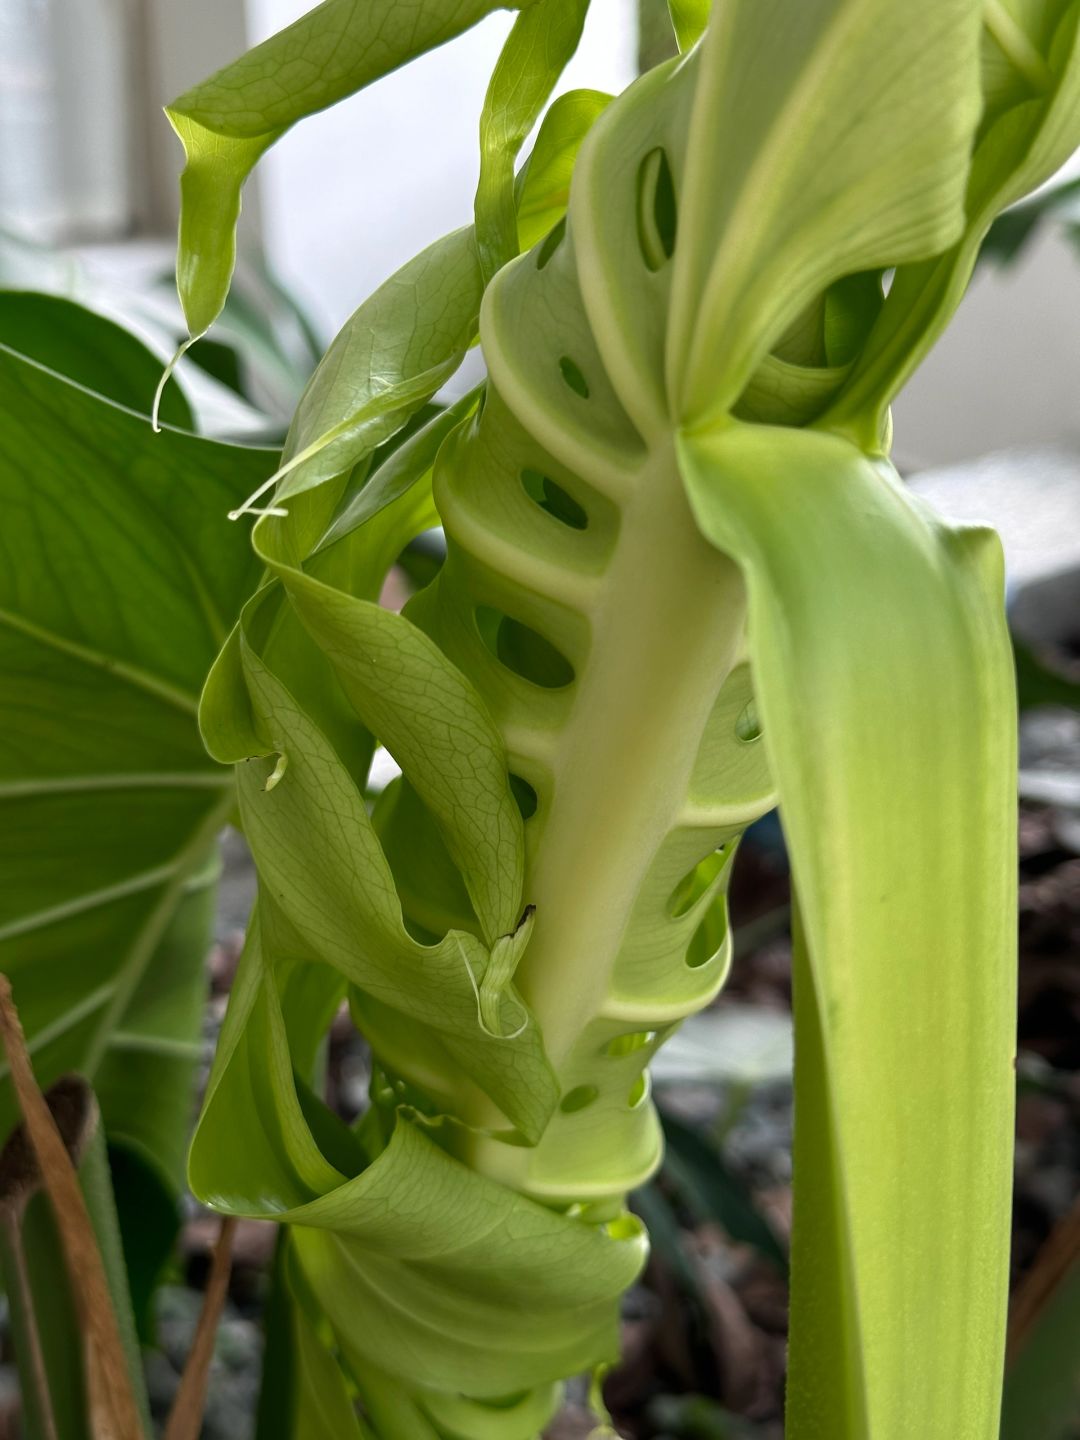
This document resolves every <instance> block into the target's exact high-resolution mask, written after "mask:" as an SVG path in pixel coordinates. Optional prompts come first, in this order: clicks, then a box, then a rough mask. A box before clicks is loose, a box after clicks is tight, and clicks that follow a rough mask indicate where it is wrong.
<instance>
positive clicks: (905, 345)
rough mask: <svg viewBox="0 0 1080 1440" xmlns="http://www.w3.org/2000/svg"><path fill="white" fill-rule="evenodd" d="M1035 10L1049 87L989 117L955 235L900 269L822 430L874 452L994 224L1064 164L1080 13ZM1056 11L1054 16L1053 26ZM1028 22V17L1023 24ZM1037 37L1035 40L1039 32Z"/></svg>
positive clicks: (1025, 89)
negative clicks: (892, 406) (890, 411)
mask: <svg viewBox="0 0 1080 1440" xmlns="http://www.w3.org/2000/svg"><path fill="white" fill-rule="evenodd" d="M1022 8H1024V9H1032V8H1035V9H1040V10H1042V12H1043V13H1042V15H1041V17H1040V18H1041V19H1042V22H1043V23H1042V25H1041V27H1040V30H1041V31H1042V32H1043V33H1042V34H1040V35H1039V38H1040V40H1042V43H1044V44H1045V46H1046V49H1045V63H1046V68H1047V71H1048V75H1049V83H1048V88H1046V89H1045V90H1041V89H1037V90H1035V91H1034V92H1033V91H1032V89H1031V86H1030V84H1024V85H1022V86H1021V87H1020V90H1019V94H1018V95H1017V94H1016V93H1015V92H1014V91H1013V92H1010V93H1009V96H1008V98H1009V99H1010V100H1011V103H1009V104H1004V103H1002V104H999V106H998V107H997V108H992V109H991V110H990V112H989V114H988V115H987V117H986V119H985V121H984V123H983V125H982V127H981V129H980V132H979V136H978V143H977V145H976V147H975V152H974V156H973V158H972V164H971V175H970V180H969V182H968V187H967V194H966V197H965V201H964V208H965V220H964V228H963V232H962V234H961V235H960V236H959V237H958V238H957V239H956V241H955V243H953V244H952V245H950V246H949V248H948V249H947V250H945V252H944V253H943V254H941V255H938V256H935V257H933V258H932V259H926V260H924V261H922V262H921V263H918V264H912V265H902V266H901V267H900V268H899V269H898V270H897V272H896V275H895V277H894V278H893V282H892V285H891V287H890V289H889V294H888V297H887V298H886V301H885V305H884V307H883V309H882V312H881V315H880V318H879V319H878V321H877V323H876V325H875V326H874V328H873V330H872V331H871V333H870V336H869V339H868V341H867V343H866V345H865V346H864V347H863V349H862V353H861V354H860V356H859V358H858V361H857V363H856V365H855V367H854V369H853V371H852V374H851V377H850V379H849V381H848V383H847V384H846V386H845V387H844V389H843V391H842V392H841V394H840V395H839V397H838V398H837V400H836V401H835V403H834V404H833V405H832V406H831V407H830V409H829V411H828V414H827V417H826V422H825V423H827V424H828V425H829V426H830V428H832V429H836V430H843V431H845V432H846V433H848V434H850V435H852V437H853V438H855V439H856V440H857V441H858V442H859V443H862V444H871V445H872V444H873V443H874V441H873V437H874V436H876V435H877V434H878V433H879V430H880V427H881V425H882V422H883V418H884V415H885V412H886V409H887V407H888V405H889V403H890V401H891V400H892V399H893V398H894V397H895V396H896V394H897V393H898V392H899V390H900V389H901V387H902V386H903V385H904V384H905V383H906V382H907V380H908V379H909V377H910V376H911V374H912V373H913V371H914V370H915V368H916V367H917V366H918V365H919V364H920V363H921V362H922V360H923V359H924V358H925V356H926V354H927V353H928V352H929V350H930V348H931V347H932V346H933V344H934V343H935V341H936V340H937V339H938V337H939V336H940V335H941V333H942V331H943V330H944V328H945V326H946V325H947V324H948V322H949V320H950V319H951V317H952V315H953V313H954V311H955V310H956V307H957V305H959V303H960V300H961V298H962V297H963V294H964V291H965V289H966V287H967V284H968V281H969V280H970V278H971V272H972V270H973V269H974V268H975V262H976V260H977V258H978V253H979V247H980V245H981V244H982V241H983V237H984V236H985V234H986V232H987V230H988V229H989V227H990V224H991V222H992V221H993V219H994V217H995V216H996V215H997V214H998V213H999V212H1000V211H1002V210H1004V209H1005V207H1006V206H1008V205H1011V204H1013V203H1014V202H1015V201H1017V200H1019V199H1021V198H1022V197H1023V196H1024V195H1027V194H1029V193H1030V192H1031V191H1032V190H1034V189H1036V188H1037V187H1038V186H1039V185H1041V184H1042V183H1043V181H1045V180H1047V179H1049V177H1050V176H1051V175H1053V174H1054V172H1055V171H1056V170H1058V169H1059V167H1060V166H1061V165H1063V164H1064V162H1065V161H1066V160H1067V159H1068V158H1069V156H1070V155H1071V154H1072V152H1073V150H1074V149H1075V147H1076V141H1077V134H1078V132H1080V9H1078V8H1077V7H1076V6H1075V5H1068V6H1065V7H1058V6H1042V5H1041V4H1039V5H1035V6H1031V5H1027V6H1024V7H1022ZM1059 11H1060V18H1059ZM1025 18H1028V19H1030V17H1025ZM1036 33H1038V32H1036Z"/></svg>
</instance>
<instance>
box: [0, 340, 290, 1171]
mask: <svg viewBox="0 0 1080 1440" xmlns="http://www.w3.org/2000/svg"><path fill="white" fill-rule="evenodd" d="M110 331H111V327H108V329H106V331H105V332H104V334H105V335H106V340H107V339H108V336H109V334H110ZM144 353H145V352H144ZM145 359H146V364H147V366H148V367H153V361H152V357H150V356H146V357H145ZM0 407H2V412H3V423H2V425H0V509H2V512H3V515H4V526H3V532H2V535H0V851H2V855H0V865H2V869H3V874H4V886H3V890H2V892H0V968H2V969H3V970H4V971H5V972H6V973H7V974H8V975H9V976H10V978H11V981H12V984H13V987H14V990H15V995H16V998H17V1000H18V1003H19V1006H20V1010H21V1013H22V1019H23V1024H24V1026H25V1029H26V1032H27V1038H28V1041H29V1044H30V1048H31V1051H32V1053H33V1056H34V1063H35V1067H36V1069H37V1073H38V1076H39V1078H40V1080H41V1081H42V1083H44V1084H46V1085H47V1084H49V1083H50V1081H51V1080H53V1079H55V1078H56V1077H57V1076H58V1075H59V1074H61V1073H63V1072H64V1071H67V1070H72V1069H74V1070H79V1071H82V1072H83V1073H84V1074H86V1075H88V1076H89V1077H91V1078H92V1079H93V1080H94V1081H95V1083H96V1084H97V1085H99V1086H100V1088H101V1098H102V1105H103V1111H104V1115H105V1122H106V1127H107V1130H108V1133H109V1138H110V1140H111V1141H123V1142H124V1143H127V1144H130V1145H133V1146H135V1147H137V1148H138V1149H140V1150H141V1151H142V1152H143V1153H144V1154H146V1155H147V1156H148V1157H149V1158H150V1159H151V1160H152V1161H153V1163H154V1164H156V1165H157V1166H158V1167H159V1168H160V1169H161V1171H162V1172H163V1174H164V1175H165V1176H166V1177H167V1178H168V1180H169V1181H170V1183H173V1184H176V1183H177V1182H178V1180H179V1170H180V1166H181V1163H182V1156H183V1133H184V1126H185V1121H186V1116H187V1107H188V1105H189V1103H190V1101H189V1094H190V1091H189V1088H188V1087H189V1085H190V1081H191V1077H192V1074H193V1068H194V1065H195V1062H196V1060H197V1057H198V1046H197V1043H196V1042H197V1040H198V1034H199V1015H200V1009H201V999H202V996H203V993H204V985H205V981H204V978H203V970H202V959H203V956H204V954H205V949H206V945H207V940H208V929H209V921H210V917H211V914H212V894H211V891H210V890H209V889H208V887H211V886H212V885H213V881H214V875H215V868H214V861H213V848H214V842H215V837H216V834H217V831H218V830H219V829H220V828H221V827H222V825H223V824H224V823H225V821H226V819H227V818H228V815H229V813H230V811H231V808H232V805H233V799H232V789H231V781H230V778H229V776H228V774H227V772H224V771H222V770H221V769H220V768H219V767H217V766H215V765H214V764H213V763H212V762H211V761H209V760H208V759H207V757H206V755H205V752H204V751H203V749H202V746H201V743H200V740H199V735H198V731H197V728H196V723H195V714H196V708H197V702H198V695H199V690H200V688H201V685H202V681H203V677H204V675H205V673H206V670H207V669H208V667H209V663H210V660H211V659H212V657H213V655H214V653H215V651H216V649H217V647H218V646H219V644H220V643H221V640H222V638H223V636H224V635H225V634H226V633H227V631H228V627H229V626H230V625H231V623H232V621H233V619H234V617H235V615H236V614H237V613H238V611H239V608H240V605H241V604H242V602H243V600H244V598H245V597H246V595H247V594H248V593H249V591H250V590H251V589H252V588H253V586H254V584H255V583H256V579H257V574H258V566H257V562H256V561H255V560H254V558H253V557H252V556H251V554H250V552H249V550H248V547H247V545H246V544H245V541H244V537H243V536H242V535H241V534H239V533H238V532H237V531H236V529H235V528H234V527H232V526H230V525H229V523H228V521H227V520H226V519H225V515H226V513H227V511H228V510H229V508H230V507H231V506H232V505H234V504H235V503H236V500H237V498H238V496H240V495H242V493H243V492H244V491H245V489H246V487H247V486H248V485H249V484H250V483H251V481H252V479H253V478H254V477H256V476H257V475H258V474H259V473H261V472H262V471H263V470H264V469H265V467H266V465H267V463H268V460H269V457H268V456H267V455H266V454H263V453H259V452H248V451H243V450H237V449H234V448H231V447H229V446H224V445H217V444H213V443H211V442H208V441H205V440H201V439H199V438H197V437H195V436H191V435H187V434H183V433H181V432H178V431H173V430H166V431H164V432H163V433H162V434H161V435H159V436H155V435H154V434H153V433H152V431H151V429H150V425H149V423H148V422H147V421H146V419H144V418H143V417H141V416H139V415H136V414H134V413H132V412H131V411H130V410H127V409H124V408H122V407H120V406H118V405H115V404H111V403H108V402H106V401H105V400H103V399H102V398H101V397H100V396H97V395H94V394H91V393H90V392H89V391H88V390H86V389H83V388H82V387H80V386H78V385H76V384H73V383H71V382H69V381H66V380H64V379H63V378H61V377H60V376H59V375H57V374H56V373H54V372H53V371H51V370H48V369H46V368H44V367H43V366H41V365H39V364H36V363H34V362H32V361H30V360H28V359H25V358H23V357H21V356H19V355H17V354H15V353H14V352H13V351H11V350H9V349H7V348H6V347H0ZM2 1113H3V1116H4V1126H5V1128H6V1126H7V1125H9V1124H10V1123H11V1117H12V1110H11V1105H10V1101H9V1100H5V1101H4V1104H3V1111H2Z"/></svg>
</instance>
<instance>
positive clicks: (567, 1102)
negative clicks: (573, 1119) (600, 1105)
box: [559, 1085, 600, 1115]
mask: <svg viewBox="0 0 1080 1440" xmlns="http://www.w3.org/2000/svg"><path fill="white" fill-rule="evenodd" d="M599 1094H600V1091H599V1090H598V1089H597V1088H596V1086H595V1085H575V1086H574V1088H573V1090H568V1091H567V1092H566V1094H565V1095H564V1096H563V1097H562V1099H561V1100H560V1101H559V1109H560V1110H561V1111H562V1112H563V1114H564V1115H573V1114H574V1112H575V1111H576V1110H584V1109H585V1107H586V1105H591V1104H592V1103H593V1101H594V1100H595V1099H596V1097H597V1096H598V1095H599Z"/></svg>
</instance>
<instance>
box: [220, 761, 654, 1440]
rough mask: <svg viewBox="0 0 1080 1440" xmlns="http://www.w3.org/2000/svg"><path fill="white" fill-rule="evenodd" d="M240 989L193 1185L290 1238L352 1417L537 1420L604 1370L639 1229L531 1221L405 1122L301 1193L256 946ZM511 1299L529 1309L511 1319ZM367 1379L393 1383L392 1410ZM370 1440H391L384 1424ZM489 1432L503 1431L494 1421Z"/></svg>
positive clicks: (283, 1071)
mask: <svg viewBox="0 0 1080 1440" xmlns="http://www.w3.org/2000/svg"><path fill="white" fill-rule="evenodd" d="M283 783H284V782H283ZM279 979H280V976H279ZM237 986H238V989H237V991H236V992H235V998H234V1001H233V1004H232V1005H231V1006H230V1010H229V1015H228V1018H227V1021H226V1026H225V1030H224V1031H223V1033H222V1037H221V1043H220V1046H219V1050H218V1055H217V1058H216V1061H215V1065H214V1071H213V1075H212V1077H211V1082H210V1089H209V1092H208V1096H207V1102H206V1108H205V1110H204V1113H203V1116H202V1119H201V1121H200V1124H199V1129H198V1132H197V1134H196V1138H195V1142H194V1146H193V1149H192V1159H191V1181H192V1185H193V1187H194V1189H195V1191H196V1193H197V1194H199V1195H200V1196H201V1197H202V1198H203V1199H205V1200H207V1201H209V1202H210V1203H212V1204H215V1205H217V1206H219V1207H223V1208H227V1209H228V1210H230V1211H231V1212H233V1213H243V1214H249V1215H253V1216H256V1217H259V1218H268V1219H274V1220H277V1221H282V1222H288V1223H289V1224H290V1225H291V1226H292V1236H291V1241H290V1245H291V1248H292V1250H293V1257H294V1259H295V1262H296V1266H297V1269H298V1270H299V1271H300V1272H301V1274H302V1277H303V1283H304V1285H305V1286H306V1288H307V1289H308V1290H309V1291H310V1292H311V1293H312V1295H314V1296H315V1297H316V1299H317V1301H318V1304H319V1307H320V1308H321V1311H322V1313H323V1314H324V1315H325V1317H326V1320H327V1321H328V1322H329V1325H330V1327H331V1330H332V1332H333V1334H334V1339H335V1343H336V1346H337V1348H338V1350H339V1352H340V1354H341V1356H342V1359H343V1360H344V1362H345V1364H346V1365H347V1367H348V1368H349V1369H350V1370H351V1371H352V1373H353V1374H354V1376H355V1378H356V1380H357V1382H358V1385H359V1388H360V1392H361V1395H362V1396H363V1398H364V1399H365V1401H367V1400H368V1398H369V1397H368V1395H367V1392H366V1389H365V1385H366V1383H371V1384H372V1387H373V1391H374V1393H373V1395H372V1397H371V1398H372V1399H374V1401H375V1403H376V1405H377V1406H378V1405H379V1404H382V1405H384V1406H386V1407H387V1408H389V1409H390V1410H391V1411H393V1410H394V1409H395V1408H400V1409H406V1410H407V1409H408V1408H409V1407H419V1410H420V1412H421V1413H424V1412H425V1411H428V1413H429V1415H430V1417H431V1418H432V1419H433V1420H435V1421H436V1422H437V1421H438V1419H439V1417H440V1414H441V1410H440V1406H441V1405H443V1404H448V1405H450V1406H451V1413H452V1408H453V1405H454V1403H455V1397H457V1396H458V1395H462V1394H464V1395H468V1396H470V1397H472V1402H471V1403H472V1404H473V1406H474V1408H475V1410H476V1411H479V1410H480V1409H481V1408H482V1407H483V1402H484V1401H485V1400H486V1401H498V1400H499V1399H500V1398H502V1397H506V1396H508V1395H511V1394H514V1393H516V1392H518V1391H533V1390H535V1389H537V1388H538V1387H542V1388H544V1389H546V1392H547V1395H548V1397H549V1399H548V1403H549V1404H550V1401H551V1398H553V1392H552V1388H551V1385H552V1382H553V1381H555V1380H557V1379H558V1378H559V1377H560V1376H561V1375H563V1374H564V1373H566V1371H567V1370H568V1369H571V1368H573V1367H574V1366H575V1365H577V1364H580V1363H599V1362H600V1361H602V1360H605V1359H609V1358H613V1356H614V1354H615V1351H616V1347H617V1333H616V1324H615V1311H614V1308H613V1307H612V1305H611V1300H612V1298H613V1297H614V1296H615V1295H616V1294H618V1293H619V1291H620V1290H621V1289H622V1288H623V1287H624V1286H625V1285H626V1284H628V1283H629V1282H630V1280H631V1279H632V1278H633V1277H634V1275H635V1274H636V1273H637V1271H638V1270H639V1268H640V1266H641V1263H642V1260H643V1258H644V1246H643V1241H642V1236H641V1231H640V1228H639V1227H638V1226H637V1224H636V1222H633V1221H632V1220H630V1219H629V1218H627V1219H624V1220H620V1221H617V1222H615V1223H613V1224H612V1225H611V1226H609V1227H597V1226H594V1225H590V1224H584V1223H582V1222H581V1221H580V1220H578V1219H575V1218H573V1217H570V1216H566V1215H561V1214H558V1213H556V1212H555V1211H553V1210H550V1209H547V1208H546V1207H544V1206H541V1205H537V1204H536V1203H534V1202H532V1201H530V1200H527V1199H525V1198H524V1197H522V1196H520V1195H517V1194H515V1193H514V1192H513V1191H510V1190H508V1189H506V1188H505V1187H503V1186H500V1185H498V1184H497V1183H495V1182H494V1181H492V1180H488V1179H484V1178H483V1177H481V1176H479V1175H477V1174H476V1173H475V1172H473V1171H472V1170H470V1169H469V1168H468V1167H467V1166H465V1165H463V1164H462V1163H461V1162H460V1161H459V1160H456V1159H454V1158H453V1157H452V1156H451V1155H449V1154H447V1153H446V1151H445V1150H444V1149H442V1148H440V1146H439V1145H437V1144H436V1143H435V1142H434V1140H432V1139H429V1138H427V1136H426V1135H425V1134H424V1133H423V1130H422V1128H421V1126H420V1125H419V1124H418V1123H417V1122H416V1121H415V1120H410V1119H409V1118H408V1117H407V1115H406V1114H404V1113H402V1114H399V1115H398V1116H397V1119H396V1121H395V1122H393V1128H392V1133H391V1134H390V1136H389V1138H388V1144H387V1145H386V1148H385V1149H380V1150H379V1151H378V1152H377V1153H375V1154H373V1155H372V1156H371V1157H370V1160H369V1163H368V1164H367V1165H366V1166H365V1167H364V1168H361V1169H360V1170H359V1173H355V1174H353V1175H342V1174H340V1173H338V1174H336V1175H335V1174H333V1173H332V1171H328V1173H327V1178H326V1181H325V1182H324V1183H323V1184H322V1186H321V1187H318V1188H316V1187H313V1186H312V1184H311V1180H310V1177H309V1178H307V1179H305V1177H304V1175H303V1173H302V1171H303V1169H304V1168H309V1169H310V1164H311V1160H307V1161H305V1160H304V1157H305V1155H307V1156H310V1157H311V1159H314V1158H315V1151H316V1147H315V1142H314V1137H313V1135H312V1133H311V1131H310V1130H307V1129H306V1124H305V1122H304V1121H303V1120H302V1118H298V1117H299V1116H300V1108H299V1101H298V1099H297V1097H296V1093H295V1090H293V1092H292V1094H291V1096H290V1095H289V1094H288V1093H287V1091H288V1089H289V1088H290V1087H291V1084H292V1082H291V1079H290V1078H288V1077H290V1076H291V1073H292V1067H291V1061H290V1056H289V1050H288V1045H287V1042H286V1038H285V1027H284V1024H283V1022H282V1020H281V1011H280V1002H279V1000H278V985H277V983H271V971H270V967H269V965H268V962H267V961H266V959H265V958H264V957H263V954H262V951H261V947H260V946H259V944H258V931H257V930H256V931H254V932H253V934H252V935H251V936H250V937H249V943H248V949H247V951H246V953H245V957H244V961H243V964H242V969H241V974H240V976H239V977H238V980H237ZM267 1060H269V1061H270V1063H269V1065H268V1064H267ZM253 1061H256V1062H257V1063H254V1064H253V1063H252V1062H253ZM275 1077H276V1078H275ZM323 1165H324V1167H325V1166H326V1162H325V1161H323ZM223 1182H224V1183H223ZM556 1257H557V1258H558V1262H559V1263H555V1260H556ZM521 1294H527V1295H528V1297H529V1303H528V1305H527V1306H521V1305H520V1304H515V1305H510V1306H508V1305H507V1300H508V1298H509V1297H510V1296H511V1295H521ZM389 1296H392V1297H393V1304H392V1305H391V1306H389V1307H388V1306H387V1303H386V1302H387V1297H389ZM419 1356H423V1364H422V1368H421V1370H420V1372H419V1373H417V1360H418V1357H419ZM380 1374H381V1375H384V1376H386V1377H389V1378H390V1379H391V1380H392V1382H393V1385H392V1389H390V1393H388V1394H384V1393H383V1392H382V1391H381V1389H380V1387H379V1384H378V1377H379V1375H380ZM437 1391H445V1392H448V1395H447V1396H445V1397H444V1396H441V1395H438V1394H436V1393H434V1392H437ZM429 1407H430V1409H429ZM493 1408H494V1407H493ZM512 1413H513V1410H512V1408H511V1414H512ZM531 1414H532V1420H533V1424H534V1425H535V1418H536V1412H535V1410H533V1411H532V1412H531ZM380 1422H381V1417H380ZM443 1428H444V1427H442V1426H439V1427H438V1429H436V1428H435V1426H434V1425H433V1427H432V1433H433V1434H434V1433H441V1431H442V1429H443ZM445 1428H450V1427H449V1426H446V1427H445ZM378 1433H379V1434H380V1436H393V1435H394V1434H395V1433H398V1432H395V1431H394V1430H393V1429H388V1428H385V1427H384V1426H383V1425H382V1424H381V1423H380V1427H379V1431H378ZM400 1433H403V1434H404V1433H410V1432H407V1431H400ZM411 1433H413V1434H415V1433H421V1434H422V1433H424V1432H423V1431H422V1430H418V1431H413V1432H411ZM467 1433H469V1434H473V1433H479V1434H481V1435H482V1434H483V1433H485V1432H483V1431H480V1432H473V1431H471V1430H470V1431H468V1432H467ZM489 1433H491V1434H493V1435H500V1436H501V1435H502V1433H503V1432H502V1431H499V1430H497V1429H496V1428H495V1427H494V1423H493V1424H492V1428H491V1431H490V1432H489ZM506 1433H507V1434H508V1435H513V1436H517V1435H519V1434H520V1435H521V1436H522V1440H524V1437H527V1436H530V1435H531V1434H533V1433H534V1431H531V1430H529V1429H527V1428H521V1429H520V1430H519V1429H518V1428H517V1427H516V1426H509V1425H508V1429H507V1431H506Z"/></svg>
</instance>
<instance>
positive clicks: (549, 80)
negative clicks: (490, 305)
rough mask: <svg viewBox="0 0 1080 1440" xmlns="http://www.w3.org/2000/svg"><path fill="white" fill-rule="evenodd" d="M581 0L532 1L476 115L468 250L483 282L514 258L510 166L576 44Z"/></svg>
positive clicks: (581, 18) (584, 6) (586, 1)
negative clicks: (476, 175)
mask: <svg viewBox="0 0 1080 1440" xmlns="http://www.w3.org/2000/svg"><path fill="white" fill-rule="evenodd" d="M588 8H589V0H532V3H531V4H527V5H525V7H524V9H523V10H522V11H521V14H520V15H519V16H518V17H517V19H516V20H515V21H514V27H513V29H512V30H511V31H510V35H509V37H508V39H507V41H506V44H505V45H504V46H503V49H502V53H501V54H500V56H499V59H498V61H497V63H496V65H495V69H494V71H493V72H492V76H491V80H490V82H489V84H488V90H487V95H486V96H485V98H484V108H483V111H482V112H481V115H480V181H479V184H478V186H477V190H476V201H475V205H474V212H475V218H476V248H477V252H478V254H479V256H480V268H481V270H482V271H483V274H484V279H485V280H490V279H491V277H492V276H493V275H494V274H495V272H496V271H497V270H499V269H501V268H502V266H503V265H505V264H506V262H507V261H508V260H512V259H513V257H514V256H515V255H516V254H517V253H518V222H517V215H516V211H515V203H514V200H515V197H514V161H515V159H516V158H517V154H518V151H519V150H520V149H521V147H522V145H523V144H524V143H525V140H526V138H527V136H528V134H529V131H530V130H531V129H532V128H533V126H534V125H535V124H536V121H537V118H538V117H539V114H540V111H541V110H542V109H543V107H544V104H545V103H546V101H547V99H548V96H549V95H550V94H551V91H552V88H553V87H554V85H555V83H556V81H557V80H558V78H559V76H560V75H561V74H562V72H563V70H564V69H565V67H566V65H567V62H568V61H569V60H570V58H571V56H572V55H573V53H574V51H575V50H576V49H577V47H578V41H579V40H580V39H581V30H582V26H583V25H584V23H585V14H586V12H587V10H588Z"/></svg>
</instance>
